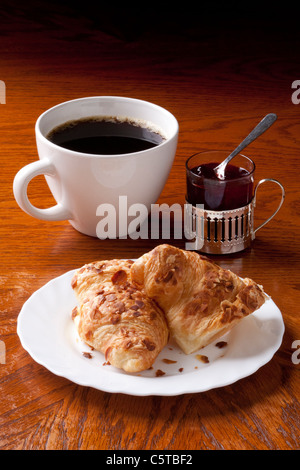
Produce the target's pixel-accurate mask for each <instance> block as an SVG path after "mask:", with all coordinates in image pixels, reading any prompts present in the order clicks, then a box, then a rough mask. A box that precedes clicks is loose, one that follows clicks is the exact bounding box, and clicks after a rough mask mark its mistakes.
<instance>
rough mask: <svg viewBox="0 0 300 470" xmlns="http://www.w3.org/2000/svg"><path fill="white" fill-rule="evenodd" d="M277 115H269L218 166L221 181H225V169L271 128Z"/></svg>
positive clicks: (217, 170) (216, 169)
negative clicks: (242, 151)
mask: <svg viewBox="0 0 300 470" xmlns="http://www.w3.org/2000/svg"><path fill="white" fill-rule="evenodd" d="M276 119H277V116H276V114H273V113H270V114H267V115H266V116H265V117H264V118H263V119H262V120H261V121H260V122H259V123H258V124H257V126H256V127H255V128H254V129H253V130H252V131H251V132H250V134H249V135H248V136H247V137H246V138H245V139H244V140H243V141H242V142H241V143H240V144H239V145H238V146H237V147H236V149H235V150H234V151H233V152H232V153H231V154H230V155H229V156H228V157H227V158H226V159H225V160H224V161H223V162H222V163H220V165H218V166H216V168H215V169H214V171H215V173H216V175H217V177H218V178H219V179H220V180H224V179H225V168H226V166H227V164H228V163H229V162H230V160H231V159H232V158H233V157H235V156H236V155H237V154H238V153H240V152H241V150H243V149H244V148H245V147H247V145H249V144H251V142H253V141H254V140H255V139H257V137H259V136H260V135H261V134H263V133H264V132H265V131H266V130H267V129H269V127H270V126H271V125H272V124H273V123H274V122H275V121H276Z"/></svg>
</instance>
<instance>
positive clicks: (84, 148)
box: [47, 116, 165, 155]
mask: <svg viewBox="0 0 300 470" xmlns="http://www.w3.org/2000/svg"><path fill="white" fill-rule="evenodd" d="M143 124H144V123H142V122H139V121H138V120H136V121H135V120H132V119H129V118H124V119H121V118H118V117H103V116H93V117H87V118H82V119H77V120H74V121H68V122H66V123H64V124H61V125H59V126H57V127H55V128H54V129H52V131H50V132H49V134H48V135H47V139H49V140H50V141H51V142H53V143H54V144H56V145H59V146H60V147H64V148H66V149H69V150H73V151H75V152H81V153H88V154H96V155H97V154H98V155H117V154H126V153H134V152H140V151H142V150H147V149H150V148H152V147H156V146H157V145H159V144H161V143H162V142H164V141H165V138H164V137H163V136H162V135H161V134H160V132H159V131H158V130H156V129H152V128H151V126H150V125H149V127H148V126H147V125H143Z"/></svg>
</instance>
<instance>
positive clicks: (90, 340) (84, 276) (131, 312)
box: [71, 260, 169, 372]
mask: <svg viewBox="0 0 300 470" xmlns="http://www.w3.org/2000/svg"><path fill="white" fill-rule="evenodd" d="M131 264H132V261H130V260H110V261H97V262H94V263H90V264H86V265H85V266H83V267H82V268H81V269H79V270H77V271H76V273H75V275H74V276H73V279H72V283H71V285H72V288H73V289H74V292H75V295H76V297H77V300H78V307H77V308H76V309H75V311H74V312H73V318H74V321H75V324H76V327H77V331H78V334H79V336H80V338H81V339H82V340H83V341H84V342H85V343H87V344H89V345H90V346H91V347H93V348H94V349H96V350H98V351H101V352H102V353H103V354H104V355H105V359H106V361H108V362H109V363H110V364H111V365H113V366H115V367H117V368H120V369H123V370H125V371H126V372H139V371H142V370H146V369H148V368H149V367H151V366H152V364H153V362H154V361H155V359H156V357H157V355H158V354H159V353H160V351H161V350H162V349H163V348H164V346H165V345H166V344H167V342H168V337H169V331H168V327H167V322H166V319H165V316H164V313H163V312H162V310H161V309H160V308H159V307H158V306H157V305H156V304H155V302H153V301H152V300H151V299H150V298H149V297H147V296H146V295H145V293H144V292H143V290H142V289H139V288H137V287H136V286H134V285H133V284H132V283H131V282H130V267H131Z"/></svg>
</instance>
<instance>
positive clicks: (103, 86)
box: [0, 2, 300, 451]
mask: <svg viewBox="0 0 300 470" xmlns="http://www.w3.org/2000/svg"><path fill="white" fill-rule="evenodd" d="M12 4H13V2H12ZM33 4H34V2H33ZM9 5H10V3H9V2H8V3H7V5H6V4H5V5H4V6H3V7H1V8H2V10H1V13H2V16H1V30H0V39H1V41H0V43H1V54H0V79H1V80H3V81H4V82H5V85H6V102H5V104H4V103H3V95H2V102H1V104H0V128H1V136H0V143H1V147H0V152H1V162H2V165H1V167H2V172H1V186H0V192H1V202H0V204H1V206H0V208H1V213H0V214H1V216H0V217H1V228H0V247H1V273H0V288H1V312H0V340H1V345H2V361H1V362H2V363H1V364H0V393H1V400H0V448H1V450H8V449H26V450H30V449H35V450H37V449H39V450H40V449H47V450H50V449H68V450H76V449H81V450H84V449H102V450H104V449H108V450H118V449H119V450H120V449H123V450H124V449H128V450H142V449H146V450H152V451H153V450H165V451H167V450H168V451H170V450H205V449H221V450H222V449H225V450H227V449H234V450H238V449H242V450H246V449H250V450H251V449H262V450H263V449H283V450H290V449H299V447H300V439H299V434H300V419H299V411H300V403H299V399H300V394H299V386H300V380H299V376H300V374H299V372H300V363H299V362H300V360H299V354H298V355H297V344H298V343H294V342H295V341H300V323H299V305H300V296H299V288H300V277H299V261H300V260H299V247H300V245H299V228H300V223H299V222H300V221H299V211H300V191H299V177H298V173H299V170H300V163H299V151H300V132H299V131H300V119H299V117H300V105H297V104H294V103H293V102H292V93H293V92H294V91H295V90H293V89H292V88H291V87H292V83H293V82H294V81H295V80H299V79H300V67H299V50H300V41H299V35H297V30H296V29H295V24H294V22H293V19H291V20H292V22H291V23H290V24H291V26H290V27H289V26H288V21H287V20H288V15H287V16H286V17H283V18H280V14H278V15H277V16H276V17H275V19H274V18H273V19H272V18H271V17H269V22H268V23H265V24H264V22H263V19H262V20H261V23H260V22H259V21H257V23H256V29H255V28H254V26H253V24H251V21H249V22H246V21H244V23H242V24H240V25H238V24H236V23H235V20H236V18H233V19H231V21H230V18H231V16H230V14H229V13H228V12H227V14H226V12H225V13H224V12H223V15H225V18H226V21H224V22H222V12H221V13H220V16H218V17H216V18H215V20H214V21H213V19H212V18H213V12H210V11H209V10H208V11H206V12H205V11H204V13H203V15H202V16H201V20H200V23H199V24H198V26H199V27H198V28H197V27H196V26H197V23H196V22H195V21H194V22H190V23H188V24H186V23H185V21H187V20H191V17H188V16H186V17H184V18H183V19H184V20H185V21H182V22H181V23H179V22H178V23H177V25H176V23H175V20H177V21H179V18H180V14H178V15H177V17H175V18H174V22H173V23H172V22H170V21H169V22H166V27H165V31H166V32H167V33H166V34H164V19H163V18H164V17H163V18H162V19H161V20H160V21H158V22H157V25H156V26H157V27H155V26H154V27H153V22H152V20H153V18H152V17H150V19H151V18H152V19H151V21H148V22H146V23H145V28H144V29H143V28H141V27H140V28H138V27H137V25H138V24H140V23H138V22H136V23H135V22H134V17H131V22H129V21H128V22H126V21H125V22H122V11H121V13H120V14H119V15H118V16H117V17H116V19H117V20H118V21H116V22H115V23H114V17H112V16H111V15H110V16H109V13H110V12H108V14H107V15H108V16H107V17H106V19H105V18H104V19H103V17H101V15H100V14H98V16H97V14H95V15H94V16H93V12H92V11H89V10H87V14H86V15H83V16H82V17H80V16H79V15H77V14H76V11H73V10H72V9H71V7H70V6H68V3H67V4H66V5H65V6H64V7H59V6H56V7H55V6H52V7H49V12H48V13H46V9H42V10H41V6H39V7H37V8H33V9H32V15H31V16H29V14H28V11H27V12H26V8H30V7H25V6H23V7H20V8H19V9H16V8H15V9H13V8H10V6H9ZM54 5H55V3H54ZM45 8H46V7H45ZM205 15H206V16H205ZM292 16H293V15H292ZM101 18H102V22H101V21H100V19H101ZM127 18H129V17H127ZM250 19H253V17H250ZM224 24H227V25H228V26H227V27H226V26H224ZM220 26H221V27H220ZM232 26H234V28H232ZM91 95H121V96H131V97H135V98H140V99H145V100H149V101H153V102H155V103H157V104H159V105H161V106H163V107H166V108H167V109H169V110H170V111H171V112H172V113H174V114H175V116H176V117H177V119H178V121H179V125H180V137H179V143H178V150H177V154H176V158H175V161H174V165H173V167H172V170H171V172H170V176H169V179H168V181H167V184H166V186H165V188H164V190H163V192H162V194H161V196H160V199H159V201H158V202H159V203H162V202H166V203H168V204H169V205H171V204H173V203H175V202H177V203H180V204H183V203H184V194H185V169H184V163H185V160H186V158H187V157H188V156H189V155H191V154H192V153H194V152H196V151H200V150H210V149H214V148H224V149H225V150H228V151H231V150H232V149H233V148H234V147H235V146H236V144H237V143H238V142H239V141H241V140H242V139H243V138H244V136H245V135H246V134H247V133H248V132H249V131H250V130H251V129H252V128H253V127H254V126H255V125H256V123H257V122H258V120H259V119H260V118H262V117H263V116H264V115H265V114H267V113H268V112H275V113H277V115H278V120H277V122H276V123H275V124H274V126H273V127H272V128H271V129H270V130H269V131H268V132H267V133H266V134H264V135H263V136H261V138H260V139H259V140H258V141H256V142H255V143H253V144H251V147H249V148H248V149H247V152H246V151H245V153H246V154H247V155H249V156H251V157H252V158H253V159H254V161H255V162H256V165H257V169H256V179H257V180H259V179H260V178H264V177H271V178H276V179H278V180H280V181H281V182H282V184H283V185H284V186H285V189H286V200H285V203H284V205H283V207H282V209H281V210H280V212H279V213H278V215H277V216H276V217H275V218H274V219H273V220H272V221H271V222H270V223H269V224H268V225H267V226H266V227H265V228H263V229H262V230H261V231H260V232H258V236H257V238H256V240H255V241H254V243H253V245H252V247H251V249H249V250H247V251H245V252H242V253H239V254H235V255H228V256H224V257H217V256H211V258H212V259H214V260H215V261H217V262H218V263H219V264H220V265H221V266H222V267H224V268H229V269H232V270H233V271H234V272H235V273H237V274H238V275H240V276H247V277H251V278H253V279H255V280H256V281H257V282H258V283H260V284H262V285H263V286H264V288H265V291H266V292H267V293H268V294H269V295H270V296H271V297H272V298H273V300H274V302H275V303H276V304H277V306H278V307H279V309H280V310H281V312H282V315H283V319H284V323H285V334H284V338H283V342H282V345H281V347H280V349H279V350H278V351H277V352H276V354H275V356H274V357H273V359H272V360H271V361H270V362H269V363H267V364H266V365H264V366H263V367H262V368H260V369H259V370H258V371H257V372H256V373H254V374H253V375H251V376H250V377H246V378H244V379H242V380H239V381H238V382H236V383H234V384H232V385H228V386H226V387H223V388H218V389H214V390H210V391H207V392H204V393H195V394H185V395H179V396H171V397H164V396H150V397H135V396H130V395H125V394H111V393H106V392H102V391H99V390H95V389H93V388H89V387H83V386H79V385H76V384H75V383H73V382H71V381H69V380H68V379H66V378H64V377H58V376H56V375H54V374H52V373H51V372H50V371H48V370H47V369H46V368H45V367H43V366H41V365H39V364H37V363H36V362H35V361H34V360H33V359H32V358H31V357H30V355H29V354H28V353H27V352H26V351H25V350H24V349H23V348H22V346H21V344H20V340H19V338H18V335H17V331H16V327H17V318H18V314H19V312H20V310H21V308H22V305H23V303H24V302H25V301H26V300H27V299H28V298H29V297H30V296H31V294H33V292H35V291H36V290H37V289H39V288H40V287H42V286H43V285H44V284H45V283H47V282H48V281H50V280H51V279H53V278H55V277H56V276H59V275H61V274H63V273H65V272H66V271H69V270H71V269H75V268H77V267H80V266H81V265H83V264H84V263H87V262H90V261H93V260H100V259H110V258H114V257H120V258H122V257H125V258H137V257H138V256H140V255H141V254H142V253H144V252H146V251H148V250H150V249H151V248H153V247H154V246H156V245H157V244H159V243H160V242H163V241H165V240H141V239H139V240H131V239H127V240H105V241H101V240H99V239H96V238H91V237H88V236H85V235H82V234H80V233H78V232H76V231H75V230H74V229H73V228H72V227H71V226H70V225H69V223H68V222H41V221H38V220H35V219H33V218H31V217H30V216H28V215H26V214H25V213H23V212H22V211H21V210H20V208H19V207H18V205H17V204H16V202H15V200H14V196H13V192H12V182H13V178H14V175H15V174H16V173H17V171H18V170H19V169H20V168H21V167H23V166H24V165H26V164H27V163H29V162H32V161H34V160H36V159H37V152H36V147H35V136H34V124H35V121H36V119H37V118H38V116H39V115H40V114H41V113H42V112H43V111H44V110H46V109H48V108H49V107H51V106H54V105H56V104H58V103H59V102H62V101H66V100H69V99H74V98H77V97H83V96H91ZM299 97H300V96H299ZM29 192H30V198H31V201H32V202H33V203H34V204H36V205H38V206H39V207H48V206H50V205H52V203H53V200H52V196H51V195H50V194H49V191H48V189H47V187H46V184H45V182H44V180H43V178H42V177H38V178H36V179H35V180H34V182H33V183H31V184H30V188H29ZM278 197H279V193H278V191H277V190H275V189H272V188H271V187H268V188H266V189H262V190H261V193H260V196H259V202H258V207H257V212H256V213H257V223H259V221H260V220H262V219H263V218H264V217H265V215H266V214H267V213H270V212H271V211H272V208H273V206H274V204H276V201H277V200H278ZM276 198H277V199H276ZM274 201H275V202H274ZM268 211H269V212H268ZM168 242H169V243H171V244H174V245H176V246H178V247H180V248H183V247H184V241H183V240H174V239H172V238H171V240H168ZM3 347H5V361H4V360H3ZM298 348H299V346H298ZM293 353H294V354H293ZM3 362H4V363H3Z"/></svg>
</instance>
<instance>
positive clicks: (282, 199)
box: [252, 178, 285, 239]
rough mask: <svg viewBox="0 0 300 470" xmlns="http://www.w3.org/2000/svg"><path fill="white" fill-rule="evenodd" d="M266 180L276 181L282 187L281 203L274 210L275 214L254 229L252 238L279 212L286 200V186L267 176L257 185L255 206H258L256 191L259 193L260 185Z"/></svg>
mask: <svg viewBox="0 0 300 470" xmlns="http://www.w3.org/2000/svg"><path fill="white" fill-rule="evenodd" d="M266 181H271V182H272V183H276V184H278V186H280V188H281V200H280V203H279V205H278V207H277V209H276V211H275V212H273V214H272V215H271V216H270V217H269V218H268V219H267V220H265V222H263V223H262V224H261V225H260V226H259V227H257V228H256V229H255V230H253V233H252V239H254V238H255V234H256V232H257V231H258V230H259V229H261V228H262V227H263V226H264V225H266V224H267V223H268V222H270V220H271V219H273V217H274V216H275V215H276V214H277V212H278V211H279V209H280V208H281V206H282V204H283V201H284V198H285V190H284V187H283V186H282V184H281V183H279V181H277V180H274V179H272V178H265V179H262V180H260V181H259V182H258V183H257V185H256V188H255V192H254V199H253V204H254V206H256V193H257V190H258V187H259V186H260V185H261V184H263V183H265V182H266Z"/></svg>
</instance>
